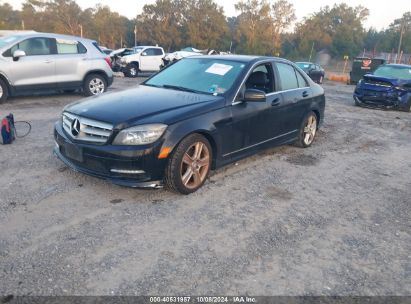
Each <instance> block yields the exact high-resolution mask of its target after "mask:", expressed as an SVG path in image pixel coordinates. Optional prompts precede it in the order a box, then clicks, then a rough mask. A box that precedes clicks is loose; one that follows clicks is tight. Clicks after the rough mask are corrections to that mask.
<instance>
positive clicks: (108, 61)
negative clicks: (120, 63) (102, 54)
mask: <svg viewBox="0 0 411 304" xmlns="http://www.w3.org/2000/svg"><path fill="white" fill-rule="evenodd" d="M104 60H105V61H106V62H107V64H108V65H109V67H110V68H112V67H113V64H112V63H111V59H110V57H106V58H104Z"/></svg>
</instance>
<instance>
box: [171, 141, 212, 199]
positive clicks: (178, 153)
mask: <svg viewBox="0 0 411 304" xmlns="http://www.w3.org/2000/svg"><path fill="white" fill-rule="evenodd" d="M211 159H212V150H211V146H210V143H209V142H208V140H207V139H206V138H204V136H202V135H200V134H192V135H189V136H188V137H186V138H184V139H183V140H182V141H181V142H180V144H179V145H178V146H177V148H176V149H175V151H174V152H173V154H172V156H171V157H170V159H169V161H168V164H167V168H166V172H165V184H166V186H167V188H169V189H170V190H172V191H175V192H179V193H181V194H190V193H193V192H195V191H197V190H198V189H199V188H200V187H201V186H202V185H203V184H204V182H205V181H206V179H207V177H208V174H209V173H210V168H211Z"/></svg>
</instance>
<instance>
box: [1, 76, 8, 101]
mask: <svg viewBox="0 0 411 304" xmlns="http://www.w3.org/2000/svg"><path fill="white" fill-rule="evenodd" d="M8 96H9V89H8V87H7V84H6V83H5V82H4V80H3V79H0V103H2V102H5V101H6V100H7V97H8Z"/></svg>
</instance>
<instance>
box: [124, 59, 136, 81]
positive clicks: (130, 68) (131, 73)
mask: <svg viewBox="0 0 411 304" xmlns="http://www.w3.org/2000/svg"><path fill="white" fill-rule="evenodd" d="M125 75H126V76H127V77H131V78H135V77H137V76H138V65H137V64H135V63H130V64H129V65H127V67H126V71H125Z"/></svg>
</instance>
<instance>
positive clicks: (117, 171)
mask: <svg viewBox="0 0 411 304" xmlns="http://www.w3.org/2000/svg"><path fill="white" fill-rule="evenodd" d="M110 171H111V172H113V173H121V174H144V173H146V172H145V171H143V170H122V169H111V170H110Z"/></svg>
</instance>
